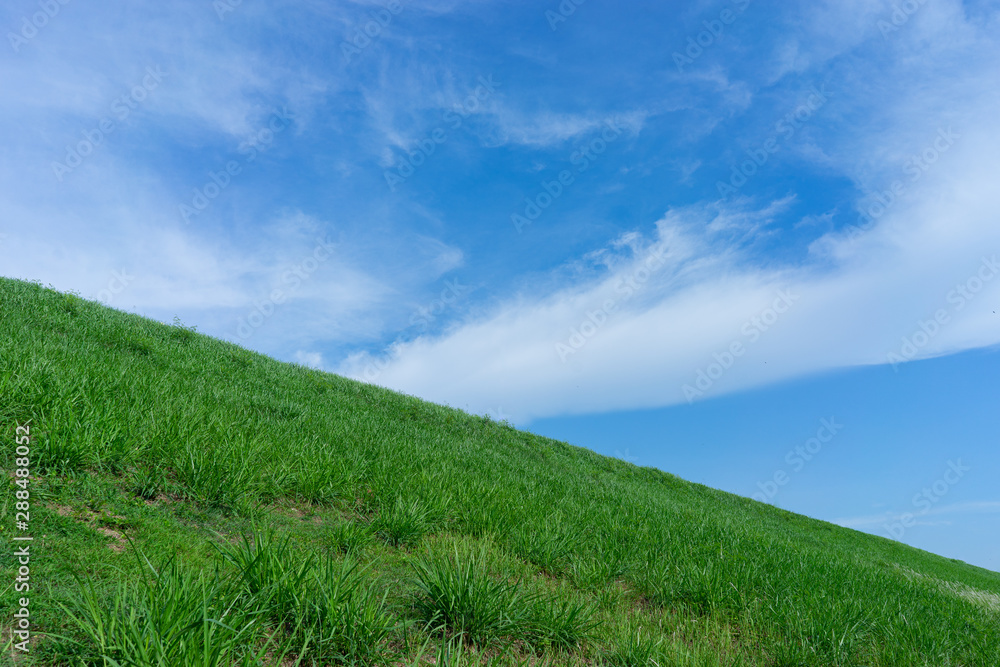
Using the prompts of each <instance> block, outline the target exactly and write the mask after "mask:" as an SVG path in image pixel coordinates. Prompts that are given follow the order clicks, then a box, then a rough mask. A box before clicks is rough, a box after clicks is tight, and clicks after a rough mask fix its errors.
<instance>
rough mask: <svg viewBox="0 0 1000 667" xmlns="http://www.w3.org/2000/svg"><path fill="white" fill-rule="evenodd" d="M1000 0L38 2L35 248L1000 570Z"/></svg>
mask: <svg viewBox="0 0 1000 667" xmlns="http://www.w3.org/2000/svg"><path fill="white" fill-rule="evenodd" d="M998 10H1000V3H998V2H994V1H986V0H973V1H970V2H957V1H953V0H940V1H935V0H926V1H925V2H920V1H918V0H908V1H907V2H901V3H890V2H884V1H882V0H841V1H838V2H832V1H831V2H790V3H783V4H781V5H780V6H778V7H775V6H772V5H768V4H765V3H758V2H753V1H751V0H723V1H716V2H683V3H682V2H655V3H654V2H636V3H632V4H630V5H628V6H627V7H623V6H622V5H620V4H614V3H605V2H600V1H599V0H586V1H585V2H579V1H578V0H562V2H557V1H555V0H553V1H551V2H487V1H471V0H470V1H466V2H462V1H459V0H420V1H413V2H408V1H405V0H392V1H391V2H316V1H300V2H292V1H288V2H277V1H275V2H265V1H263V0H261V1H255V0H242V1H238V0H216V1H214V2H209V1H207V0H205V1H201V2H193V1H192V2H186V1H183V0H181V1H179V2H172V3H167V4H165V3H152V2H129V3H118V2H110V3H104V4H101V5H99V6H95V5H93V4H87V3H82V2H74V1H72V0H42V1H41V2H39V1H38V0H32V1H22V0H14V1H12V2H8V3H5V4H4V6H3V8H2V9H0V27H2V28H3V29H4V36H5V40H4V41H5V43H4V45H3V46H0V53H2V55H0V83H2V86H3V90H4V92H5V95H3V96H2V97H0V116H2V118H3V120H4V122H3V123H2V124H0V137H2V145H3V147H4V151H3V153H2V154H0V250H2V251H3V252H2V257H3V259H2V260H0V262H2V264H0V273H2V274H3V275H5V276H9V277H16V278H25V279H33V280H40V281H41V282H42V283H44V284H51V285H53V286H54V287H56V288H57V289H61V290H74V291H77V292H79V293H80V294H81V295H83V296H85V297H87V298H91V299H96V300H100V301H102V302H104V303H107V304H109V305H111V306H112V307H115V308H120V309H123V310H128V311H134V312H138V313H141V314H143V315H147V316H150V317H154V318H156V319H159V320H162V321H166V322H170V321H172V320H173V318H174V317H175V316H176V317H179V318H180V319H181V320H182V321H183V322H184V323H186V324H188V325H195V326H197V327H198V329H199V331H202V332H205V333H208V334H210V335H213V336H217V337H220V338H224V339H227V340H231V341H234V342H237V343H239V344H241V345H244V346H246V347H248V348H251V349H255V350H259V351H261V352H264V353H267V354H270V355H273V356H275V357H277V358H279V359H283V360H287V361H294V362H298V363H302V364H306V365H310V366H314V367H317V368H322V369H325V370H328V371H332V372H336V373H340V374H343V375H347V376H350V377H355V378H358V379H361V380H364V381H368V382H373V383H377V384H380V385H384V386H387V387H390V388H393V389H398V390H400V391H404V392H407V393H410V394H414V395H417V396H421V397H423V398H426V399H429V400H433V401H437V402H442V403H447V404H450V405H453V406H455V407H459V408H462V409H466V410H468V411H470V412H474V413H478V414H483V413H489V414H492V415H494V416H495V417H497V418H499V419H508V420H510V421H512V422H514V423H516V424H517V425H519V426H522V427H525V428H528V429H530V430H533V431H535V432H538V433H543V434H546V435H552V436H554V437H558V438H561V439H566V440H569V441H570V442H573V443H575V444H579V445H583V446H587V447H591V448H593V449H596V450H598V451H601V452H602V453H607V454H610V455H615V456H620V457H622V458H629V459H635V460H636V462H638V463H640V464H641V465H652V466H656V467H658V468H661V469H663V470H667V471H669V472H673V473H675V474H678V475H680V476H682V477H685V478H688V479H691V480H693V481H698V482H702V483H705V484H709V485H711V486H715V487H718V488H723V489H726V490H729V491H733V492H735V493H740V494H742V495H747V496H752V495H754V494H761V496H760V497H762V498H764V499H766V500H768V501H769V502H774V503H775V504H777V505H779V506H782V507H785V508H787V509H790V510H793V511H797V512H802V513H805V514H808V515H810V516H816V517H819V518H823V519H827V520H831V521H836V522H838V523H841V524H842V525H847V526H850V527H854V528H857V529H859V530H866V531H869V532H873V533H877V534H883V535H885V536H887V537H893V538H895V539H901V540H902V541H904V542H907V543H910V544H914V545H916V546H919V547H921V548H925V549H928V550H931V551H935V552H937V553H941V554H943V555H946V556H949V557H954V558H960V559H963V560H966V561H968V562H971V563H975V564H978V565H982V566H984V567H989V568H991V569H994V570H1000V561H998V556H997V551H998V549H997V548H998V546H1000V542H998V538H997V537H996V536H997V535H998V534H1000V532H998V531H997V528H998V517H1000V494H998V492H997V490H996V484H995V480H996V473H997V470H998V469H1000V466H998V459H997V456H998V455H997V453H996V452H997V440H996V438H997V435H996V434H997V422H998V419H997V416H996V415H997V414H998V412H997V410H996V404H997V398H998V391H997V382H996V379H997V377H998V371H1000V358H998V356H997V349H998V343H1000V316H998V315H997V310H998V306H1000V303H998V301H1000V299H998V297H1000V264H998V256H1000V224H998V222H1000V221H998V214H997V211H998V210H1000V187H998V184H997V174H1000V116H998V114H997V109H998V108H1000V87H998V84H997V77H996V73H997V72H998V71H1000V31H998V28H1000V20H998V17H1000V12H998ZM823 420H827V421H826V422H824V421H823ZM811 439H812V440H811ZM797 447H798V448H804V449H800V450H798V451H796V448H797ZM807 456H808V457H809V458H806V457H807ZM966 468H968V469H966ZM775 475H777V476H778V477H777V480H781V483H779V481H776V478H775ZM935 485H936V486H935ZM925 489H927V493H924V490H925ZM772 490H773V491H774V493H773V494H772V493H770V492H771V491H772ZM921 494H922V495H921ZM904 520H905V521H906V523H907V524H909V525H907V526H904V528H903V529H899V528H895V527H894V526H897V525H902V522H903V521H904Z"/></svg>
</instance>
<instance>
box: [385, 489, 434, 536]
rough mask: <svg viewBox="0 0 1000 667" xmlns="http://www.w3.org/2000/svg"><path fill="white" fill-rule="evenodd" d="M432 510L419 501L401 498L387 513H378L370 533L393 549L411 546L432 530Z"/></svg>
mask: <svg viewBox="0 0 1000 667" xmlns="http://www.w3.org/2000/svg"><path fill="white" fill-rule="evenodd" d="M434 524H435V520H434V515H433V512H432V510H430V509H428V508H427V507H425V506H424V505H423V504H422V503H421V502H420V501H419V500H412V501H410V502H406V501H405V500H404V499H403V498H402V496H399V497H397V498H396V502H395V504H393V505H392V507H391V508H390V509H389V510H388V511H382V512H380V513H379V515H378V516H377V517H375V520H374V521H373V522H372V524H371V527H372V532H373V533H374V534H375V535H376V536H378V537H379V538H381V539H382V540H384V541H385V543H386V544H388V545H390V546H394V547H398V546H413V545H414V544H416V543H417V542H419V541H420V538H422V537H423V536H424V535H426V534H427V533H429V532H430V531H431V530H432V529H433V528H434Z"/></svg>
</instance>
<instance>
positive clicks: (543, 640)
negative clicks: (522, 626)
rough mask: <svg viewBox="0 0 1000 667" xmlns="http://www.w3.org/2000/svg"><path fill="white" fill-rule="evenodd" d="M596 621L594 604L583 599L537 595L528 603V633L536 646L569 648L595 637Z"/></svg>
mask: <svg viewBox="0 0 1000 667" xmlns="http://www.w3.org/2000/svg"><path fill="white" fill-rule="evenodd" d="M598 625H599V622H598V621H597V620H595V619H594V609H593V607H592V606H591V605H590V604H588V603H586V602H576V601H573V600H569V599H562V600H560V599H558V598H554V597H552V598H547V599H546V598H539V599H536V600H535V601H534V603H533V604H532V605H531V610H530V612H529V620H528V633H527V634H528V636H529V637H530V642H531V643H532V644H533V645H535V646H553V647H556V648H559V649H563V650H572V649H576V648H579V647H580V646H582V645H583V643H584V642H585V641H587V640H590V639H594V638H595V636H596V635H595V634H594V630H595V629H596V628H597V627H598Z"/></svg>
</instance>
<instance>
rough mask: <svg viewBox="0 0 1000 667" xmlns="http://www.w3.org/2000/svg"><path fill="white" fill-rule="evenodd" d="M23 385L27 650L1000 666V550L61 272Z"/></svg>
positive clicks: (206, 659) (8, 582)
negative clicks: (310, 363) (681, 463)
mask: <svg viewBox="0 0 1000 667" xmlns="http://www.w3.org/2000/svg"><path fill="white" fill-rule="evenodd" d="M0 397H2V402H0V419H2V425H3V437H2V439H0V464H2V466H3V470H4V472H5V473H6V474H5V475H4V477H3V479H4V488H3V489H2V490H0V508H2V511H0V517H2V519H0V536H2V540H3V543H4V548H3V550H2V554H3V556H2V559H0V581H2V587H3V596H2V598H0V628H2V636H3V643H4V644H6V647H5V649H4V651H3V654H2V657H0V660H3V661H6V663H7V664H18V665H62V664H73V665H80V664H86V665H162V666H164V667H167V666H170V667H173V666H187V665H191V666H208V665H272V664H281V665H295V664H299V665H320V664H323V665H325V664H330V665H334V664H385V665H417V664H439V665H460V664H468V665H480V664H494V665H519V664H538V665H543V664H552V665H563V664H566V665H576V664H591V665H660V666H665V665H689V666H692V667H693V666H704V667H709V666H715V665H761V666H764V665H767V666H772V667H792V666H797V665H803V666H804V665H842V666H845V667H847V666H854V667H860V666H868V667H875V666H880V667H881V666H885V667H899V666H906V665H920V666H923V665H927V666H931V665H933V666H935V667H937V666H940V667H958V666H969V667H972V666H976V667H996V666H997V665H1000V575H998V574H997V573H994V572H990V571H987V570H983V569H980V568H976V567H972V566H970V565H966V564H964V563H961V562H958V561H953V560H949V559H946V558H942V557H939V556H935V555H932V554H929V553H926V552H923V551H919V550H917V549H912V548H910V547H907V546H904V545H901V544H898V543H895V542H892V541H890V540H887V539H883V538H880V537H875V536H871V535H867V534H863V533H859V532H856V531H852V530H849V529H845V528H841V527H838V526H835V525H831V524H828V523H824V522H821V521H815V520H812V519H809V518H806V517H804V516H800V515H796V514H791V513H789V512H785V511H782V510H779V509H776V508H774V507H771V506H768V505H763V504H760V503H757V502H754V501H751V500H748V499H746V498H741V497H738V496H734V495H731V494H728V493H723V492H721V491H716V490H713V489H710V488H707V487H704V486H700V485H697V484H691V483H689V482H686V481H684V480H682V479H679V478H677V477H675V476H673V475H670V474H668V473H666V472H661V471H659V470H655V469H651V468H640V467H636V466H634V465H631V464H628V463H625V462H622V461H619V460H616V459H611V458H606V457H603V456H599V455H597V454H595V453H593V452H591V451H588V450H586V449H582V448H578V447H573V446H571V445H569V444H566V443H562V442H556V441H553V440H549V439H546V438H542V437H538V436H535V435H532V434H529V433H525V432H521V431H518V430H516V429H514V428H513V427H511V426H510V425H509V424H506V423H497V422H495V421H491V420H490V419H489V418H486V417H480V416H475V415H469V414H466V413H464V412H461V411H459V410H455V409H451V408H446V407H442V406H439V405H434V404H431V403H426V402H424V401H421V400H418V399H416V398H412V397H409V396H404V395H401V394H396V393H393V392H391V391H388V390H384V389H380V388H378V387H374V386H369V385H365V384H361V383H358V382H354V381H351V380H348V379H345V378H342V377H339V376H336V375H331V374H328V373H322V372H318V371H315V370H311V369H308V368H304V367H302V366H297V365H292V364H286V363H280V362H277V361H275V360H273V359H270V358H267V357H264V356H262V355H259V354H255V353H252V352H249V351H247V350H245V349H242V348H240V347H237V346H235V345H232V344H229V343H226V342H222V341H218V340H215V339H212V338H209V337H207V336H204V335H201V334H199V333H197V332H195V331H193V330H191V329H188V328H185V327H183V326H182V325H180V324H177V325H175V326H169V325H164V324H161V323H157V322H154V321H151V320H147V319H143V318H141V317H138V316H136V315H131V314H127V313H122V312H118V311H115V310H111V309H109V308H106V307H103V306H101V305H99V304H97V303H93V302H89V301H85V300H82V299H80V298H79V297H77V296H74V295H72V294H62V293H58V292H55V291H53V290H50V289H46V288H43V287H41V286H40V285H37V284H33V283H26V282H20V281H14V280H7V279H0ZM18 426H21V427H26V428H27V429H28V431H29V433H30V435H29V437H28V438H26V439H25V440H26V441H27V444H25V445H24V446H25V447H27V448H28V449H29V450H30V454H29V456H27V457H18V455H17V451H16V444H15V438H16V429H17V427H18ZM22 433H23V431H22ZM624 444H627V443H624ZM676 446H678V447H683V446H685V443H683V442H677V443H676ZM22 451H23V450H22ZM18 458H27V459H28V461H18V460H17V459H18ZM25 463H27V467H26V469H29V470H30V474H31V477H30V479H29V481H28V482H21V483H20V484H19V483H18V480H21V479H24V478H23V477H18V474H17V472H16V470H17V469H18V468H22V469H25V465H24V464H25ZM25 491H27V492H28V493H24V492H25ZM19 492H20V497H18V495H17V494H18V493H19ZM18 502H23V503H28V505H22V506H20V508H19V507H18V506H17V505H16V503H18ZM25 507H30V521H29V528H28V530H27V531H19V530H17V529H16V527H15V515H16V512H17V511H18V509H24V508H25ZM15 534H17V535H31V536H33V538H34V539H33V541H32V542H30V554H31V556H30V590H29V591H28V592H16V591H15V589H14V585H15V582H16V579H17V577H18V567H19V564H18V561H17V558H16V557H15V556H14V555H13V554H14V552H15V548H16V547H15V546H14V545H21V544H26V543H24V542H14V541H13V537H14V535H15ZM25 595H28V596H30V603H29V605H28V608H29V611H30V624H31V627H30V631H31V633H32V634H31V640H30V649H31V651H30V653H27V654H25V653H23V652H20V651H18V650H16V649H15V648H14V644H15V643H17V642H18V641H19V639H18V636H17V635H12V634H11V633H12V631H13V630H14V629H15V628H16V627H17V618H16V617H15V613H16V612H18V610H19V609H20V608H21V604H20V598H21V597H22V596H25Z"/></svg>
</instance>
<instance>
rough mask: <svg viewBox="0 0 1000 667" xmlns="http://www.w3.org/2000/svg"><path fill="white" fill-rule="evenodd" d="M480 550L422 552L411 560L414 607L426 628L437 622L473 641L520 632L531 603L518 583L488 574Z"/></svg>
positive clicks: (486, 641)
mask: <svg viewBox="0 0 1000 667" xmlns="http://www.w3.org/2000/svg"><path fill="white" fill-rule="evenodd" d="M484 560H485V557H484V554H481V553H478V554H477V553H475V552H470V553H467V554H461V555H460V553H459V551H458V548H457V547H456V548H455V551H454V553H453V554H449V555H447V556H440V555H434V554H424V555H422V556H421V557H419V558H418V559H417V560H415V561H413V563H412V566H413V569H414V572H415V574H416V578H415V580H414V584H415V586H416V588H417V591H418V592H417V595H416V597H415V607H416V610H417V612H418V614H419V616H420V618H421V619H422V620H423V621H424V623H426V624H427V626H429V627H439V626H440V627H443V628H445V629H447V630H448V631H449V632H452V633H457V634H461V635H463V636H464V637H466V638H467V639H468V640H469V641H471V642H473V643H477V644H489V643H492V642H495V641H497V640H500V639H502V638H505V637H507V638H509V637H520V636H522V635H524V636H526V635H527V634H528V632H529V627H528V623H527V621H528V617H527V614H526V613H525V611H526V608H527V606H528V605H529V604H530V603H531V602H532V600H531V599H530V598H529V596H528V595H526V594H525V592H524V590H523V588H522V586H521V585H520V583H518V582H509V581H506V580H502V579H499V580H498V579H494V578H493V577H491V576H490V575H489V573H488V572H487V569H486V567H485V564H484V562H483V561H484Z"/></svg>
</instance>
